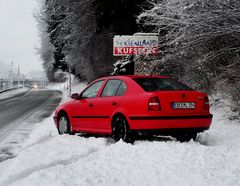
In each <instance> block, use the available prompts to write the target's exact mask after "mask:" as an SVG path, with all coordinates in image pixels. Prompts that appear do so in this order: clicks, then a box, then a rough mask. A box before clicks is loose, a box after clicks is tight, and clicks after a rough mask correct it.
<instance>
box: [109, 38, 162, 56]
mask: <svg viewBox="0 0 240 186" xmlns="http://www.w3.org/2000/svg"><path fill="white" fill-rule="evenodd" d="M158 53H159V47H158V37H157V36H115V37H114V39H113V55H114V56H126V55H149V54H154V55H156V54H158Z"/></svg>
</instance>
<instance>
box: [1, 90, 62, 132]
mask: <svg viewBox="0 0 240 186" xmlns="http://www.w3.org/2000/svg"><path fill="white" fill-rule="evenodd" d="M60 101H61V92H59V91H53V90H45V89H32V90H30V91H29V92H27V93H25V94H19V95H16V96H14V97H11V98H8V99H4V100H0V130H1V129H2V128H4V127H6V126H7V125H9V124H10V123H12V122H14V121H20V122H22V121H24V120H25V119H27V118H28V117H29V116H30V115H32V114H34V113H35V112H37V111H38V110H40V109H42V107H45V108H44V110H45V112H42V113H41V115H39V116H37V118H36V122H38V121H39V120H41V119H43V118H46V117H48V116H50V115H51V114H52V112H53V111H54V109H55V108H56V107H57V105H58V104H59V102H60Z"/></svg>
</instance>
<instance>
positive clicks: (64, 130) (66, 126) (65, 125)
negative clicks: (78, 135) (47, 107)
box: [58, 114, 73, 135]
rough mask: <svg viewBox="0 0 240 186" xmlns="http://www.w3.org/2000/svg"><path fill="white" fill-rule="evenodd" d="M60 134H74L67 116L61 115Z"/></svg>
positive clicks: (59, 120) (59, 121)
mask: <svg viewBox="0 0 240 186" xmlns="http://www.w3.org/2000/svg"><path fill="white" fill-rule="evenodd" d="M58 133H59V134H60V135H62V134H73V133H72V132H71V125H70V122H69V119H68V116H67V115H66V114H61V115H60V116H59V119H58Z"/></svg>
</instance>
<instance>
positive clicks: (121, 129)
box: [112, 115, 134, 143]
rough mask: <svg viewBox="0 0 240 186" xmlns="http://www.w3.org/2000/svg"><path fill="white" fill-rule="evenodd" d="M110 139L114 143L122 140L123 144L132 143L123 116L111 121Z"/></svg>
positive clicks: (131, 136)
mask: <svg viewBox="0 0 240 186" xmlns="http://www.w3.org/2000/svg"><path fill="white" fill-rule="evenodd" d="M112 138H113V140H114V141H115V142H117V141H119V140H120V139H122V140H123V141H124V142H127V143H133V142H134V138H133V134H132V133H131V131H130V129H129V126H128V122H127V120H126V119H125V117H124V116H121V115H119V116H117V117H115V118H114V120H113V124H112Z"/></svg>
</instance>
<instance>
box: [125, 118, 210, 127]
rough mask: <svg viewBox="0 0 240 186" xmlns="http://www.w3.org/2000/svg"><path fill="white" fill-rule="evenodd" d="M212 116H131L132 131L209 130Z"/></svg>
mask: <svg viewBox="0 0 240 186" xmlns="http://www.w3.org/2000/svg"><path fill="white" fill-rule="evenodd" d="M212 117H213V116H212V114H209V115H194V116H130V117H129V125H130V129H131V130H148V129H154V130H155V129H184V128H185V129H186V128H187V129H193V128H195V129H197V128H199V129H200V130H201V129H203V130H207V129H208V128H209V127H210V125H211V123H212Z"/></svg>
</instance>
